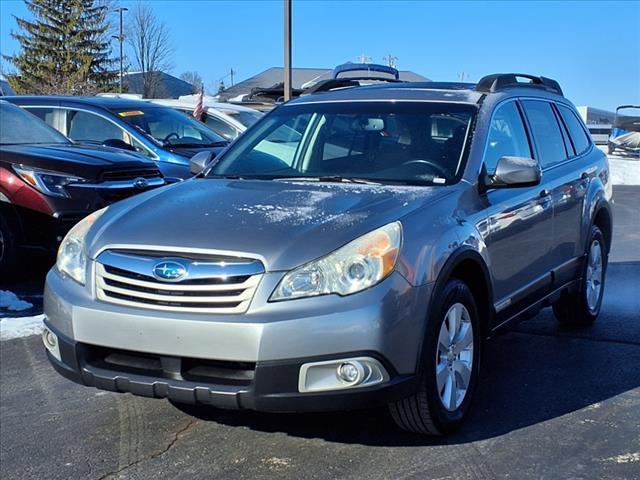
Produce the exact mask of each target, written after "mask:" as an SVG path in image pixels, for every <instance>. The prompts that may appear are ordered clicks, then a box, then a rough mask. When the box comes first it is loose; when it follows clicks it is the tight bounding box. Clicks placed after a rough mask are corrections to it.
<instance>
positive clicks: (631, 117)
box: [608, 105, 640, 155]
mask: <svg viewBox="0 0 640 480" xmlns="http://www.w3.org/2000/svg"><path fill="white" fill-rule="evenodd" d="M608 149H609V154H610V155H611V154H613V153H615V152H616V151H617V150H618V151H620V152H622V153H627V154H637V155H640V105H621V106H619V107H618V108H616V117H615V120H614V122H613V128H612V129H611V134H610V135H609V143H608Z"/></svg>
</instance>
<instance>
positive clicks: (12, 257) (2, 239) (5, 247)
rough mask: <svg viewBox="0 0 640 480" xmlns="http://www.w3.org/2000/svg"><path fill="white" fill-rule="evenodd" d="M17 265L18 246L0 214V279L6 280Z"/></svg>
mask: <svg viewBox="0 0 640 480" xmlns="http://www.w3.org/2000/svg"><path fill="white" fill-rule="evenodd" d="M17 263H18V245H17V241H16V236H15V233H14V232H13V231H12V229H11V224H10V223H9V220H8V219H7V218H6V216H5V214H4V213H3V212H0V279H3V278H6V277H7V276H8V275H9V274H10V273H11V272H12V271H13V269H14V268H15V266H16V264H17Z"/></svg>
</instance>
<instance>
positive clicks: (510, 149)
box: [485, 102, 533, 175]
mask: <svg viewBox="0 0 640 480" xmlns="http://www.w3.org/2000/svg"><path fill="white" fill-rule="evenodd" d="M532 156H533V155H532V154H531V147H530V146H529V140H528V139H527V133H526V131H525V129H524V124H523V123H522V117H521V116H520V111H519V110H518V106H517V105H516V103H515V102H508V103H505V104H504V105H502V106H500V107H498V109H497V110H496V111H495V113H494V115H493V120H491V126H490V127H489V140H488V143H487V151H486V154H485V166H486V168H487V173H488V174H489V175H492V174H493V173H495V171H496V165H497V164H498V160H499V159H500V157H525V158H531V157H532Z"/></svg>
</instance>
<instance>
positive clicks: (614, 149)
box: [607, 143, 616, 155]
mask: <svg viewBox="0 0 640 480" xmlns="http://www.w3.org/2000/svg"><path fill="white" fill-rule="evenodd" d="M615 151H616V148H615V147H614V146H613V145H611V144H610V143H609V144H608V145H607V152H608V153H609V155H613V152H615Z"/></svg>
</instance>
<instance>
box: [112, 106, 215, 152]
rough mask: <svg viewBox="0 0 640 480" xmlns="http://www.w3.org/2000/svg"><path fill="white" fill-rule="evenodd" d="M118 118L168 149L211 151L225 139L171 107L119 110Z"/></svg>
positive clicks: (117, 112)
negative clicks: (194, 148)
mask: <svg viewBox="0 0 640 480" xmlns="http://www.w3.org/2000/svg"><path fill="white" fill-rule="evenodd" d="M116 114H117V115H118V116H119V117H120V118H121V119H122V120H124V121H125V122H127V123H128V124H129V125H132V126H134V127H136V128H138V129H139V130H141V131H143V132H144V133H146V134H147V135H149V136H151V137H152V138H154V139H155V140H156V141H158V142H159V143H160V144H161V145H162V146H164V147H211V146H216V145H221V144H224V143H226V141H225V139H224V138H222V137H221V136H219V135H217V134H216V133H214V132H213V131H211V129H209V128H208V127H206V126H204V125H203V124H202V123H200V122H198V121H196V120H195V119H194V118H192V117H190V116H188V115H187V114H185V113H182V112H179V111H177V110H174V109H172V108H169V107H166V108H165V107H148V108H138V107H136V108H131V109H126V110H117V111H116Z"/></svg>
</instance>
